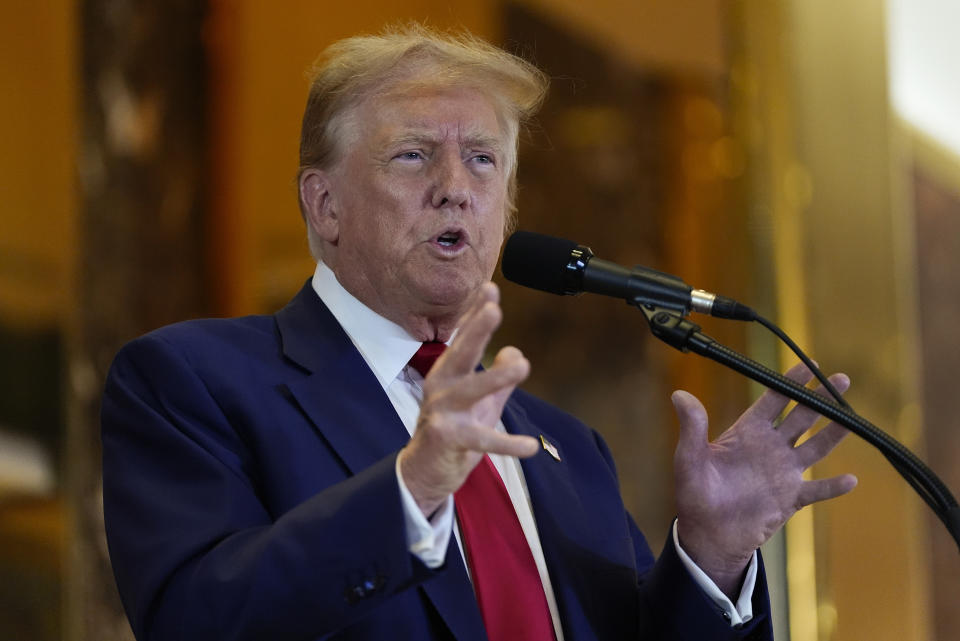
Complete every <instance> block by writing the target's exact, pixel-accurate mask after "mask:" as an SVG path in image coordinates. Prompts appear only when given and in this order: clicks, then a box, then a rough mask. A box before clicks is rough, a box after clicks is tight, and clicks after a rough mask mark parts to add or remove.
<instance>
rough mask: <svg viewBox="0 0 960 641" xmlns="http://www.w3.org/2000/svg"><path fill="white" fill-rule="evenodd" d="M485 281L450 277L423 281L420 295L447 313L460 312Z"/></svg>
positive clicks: (428, 302)
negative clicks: (427, 281)
mask: <svg viewBox="0 0 960 641" xmlns="http://www.w3.org/2000/svg"><path fill="white" fill-rule="evenodd" d="M483 282H484V281H482V280H476V279H470V280H467V279H462V278H449V279H446V278H444V279H437V280H433V281H431V282H429V283H423V285H422V287H421V288H420V290H421V291H422V292H423V294H422V296H421V297H420V298H421V300H422V301H424V302H425V303H427V305H428V306H430V307H432V308H434V309H436V310H444V311H446V312H447V313H450V312H453V313H457V314H460V313H462V312H464V311H466V308H467V307H468V306H469V305H470V302H471V301H472V300H473V297H474V296H475V295H476V293H477V291H478V290H479V289H480V286H481V285H482V284H483Z"/></svg>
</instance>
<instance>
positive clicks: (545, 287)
mask: <svg viewBox="0 0 960 641" xmlns="http://www.w3.org/2000/svg"><path fill="white" fill-rule="evenodd" d="M576 248H577V243H575V242H573V241H572V240H565V239H563V238H554V237H552V236H544V235H543V234H535V233H533V232H530V231H518V232H515V233H514V234H513V235H512V236H510V238H509V239H508V240H507V246H506V248H504V250H503V266H502V268H501V270H502V271H503V275H504V277H505V278H506V279H507V280H510V281H513V282H515V283H517V284H518V285H523V286H524V287H532V288H533V289H539V290H541V291H544V292H549V293H551V294H560V295H563V294H564V293H565V289H564V270H565V268H566V266H567V264H568V263H569V262H570V254H571V252H572V251H573V250H574V249H576Z"/></svg>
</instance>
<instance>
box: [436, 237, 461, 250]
mask: <svg viewBox="0 0 960 641" xmlns="http://www.w3.org/2000/svg"><path fill="white" fill-rule="evenodd" d="M458 240H460V236H459V235H457V234H443V235H442V236H440V237H439V238H437V242H439V243H440V244H441V245H444V246H446V247H449V246H451V245H455V244H456V243H457V241H458Z"/></svg>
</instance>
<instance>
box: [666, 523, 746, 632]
mask: <svg viewBox="0 0 960 641" xmlns="http://www.w3.org/2000/svg"><path fill="white" fill-rule="evenodd" d="M673 545H674V547H675V548H676V549H677V556H679V557H680V561H681V562H682V563H683V566H684V567H685V568H687V571H688V572H689V573H690V576H692V577H693V580H694V581H695V582H696V584H697V585H699V586H700V589H701V590H703V591H704V592H706V593H707V596H709V597H710V599H711V600H712V601H713V602H714V603H715V604H717V607H718V608H720V609H721V610H723V612H724V618H725V619H729V621H730V625H731V626H738V625H743V624H744V623H747V622H748V621H750V619H752V618H753V589H754V587H755V586H756V583H757V553H756V551H754V553H753V557H751V559H750V565H748V566H747V574H746V576H745V577H744V578H743V587H741V588H740V596H739V597H738V598H737V604H736V606H734V604H733V602H732V601H731V600H730V599H729V598H728V597H727V595H726V594H724V593H723V592H721V591H720V588H718V587H717V584H716V583H714V582H713V580H712V579H711V578H710V577H709V576H707V573H706V572H704V571H703V570H701V569H700V568H699V567H698V566H697V564H696V563H694V562H693V559H691V558H690V555H688V554H687V553H686V552H684V551H683V548H682V547H680V537H679V536H677V521H676V520H674V522H673Z"/></svg>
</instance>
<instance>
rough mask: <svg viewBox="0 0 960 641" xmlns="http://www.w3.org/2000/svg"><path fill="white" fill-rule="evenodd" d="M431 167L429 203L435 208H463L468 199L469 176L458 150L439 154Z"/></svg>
mask: <svg viewBox="0 0 960 641" xmlns="http://www.w3.org/2000/svg"><path fill="white" fill-rule="evenodd" d="M433 169H434V180H433V193H432V194H431V197H430V201H431V204H432V205H433V206H434V207H437V208H451V209H463V208H465V207H466V206H467V204H468V203H469V201H470V176H469V175H468V171H467V168H466V167H465V166H464V164H463V160H462V159H461V158H460V153H459V151H457V152H456V153H444V154H441V156H440V157H439V158H438V159H437V160H436V165H434V168H433Z"/></svg>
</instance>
